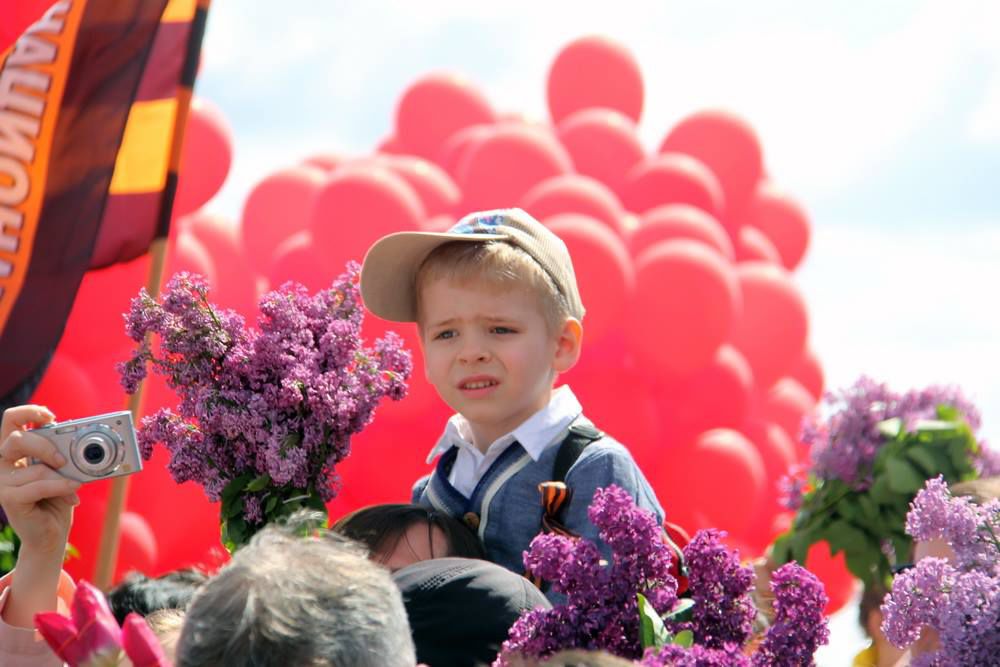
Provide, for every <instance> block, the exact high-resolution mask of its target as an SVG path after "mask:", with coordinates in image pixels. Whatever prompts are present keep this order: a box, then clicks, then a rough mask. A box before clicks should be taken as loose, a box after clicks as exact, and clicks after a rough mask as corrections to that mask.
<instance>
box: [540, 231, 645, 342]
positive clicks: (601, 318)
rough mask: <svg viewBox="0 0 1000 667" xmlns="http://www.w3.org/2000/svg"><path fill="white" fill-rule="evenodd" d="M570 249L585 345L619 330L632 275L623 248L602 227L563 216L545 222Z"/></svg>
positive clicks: (632, 284) (632, 283) (609, 232)
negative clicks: (581, 302)
mask: <svg viewBox="0 0 1000 667" xmlns="http://www.w3.org/2000/svg"><path fill="white" fill-rule="evenodd" d="M545 226H546V227H548V228H549V229H551V230H552V231H553V232H555V233H556V234H557V235H558V236H559V238H561V239H562V240H563V241H564V242H565V243H566V247H567V248H569V254H570V257H572V258H573V266H574V269H575V272H576V280H577V285H578V286H579V289H580V299H581V300H582V301H583V305H584V307H585V308H586V309H587V314H586V316H585V317H584V320H583V321H584V332H585V333H586V338H587V341H588V342H589V341H598V340H601V339H602V338H604V337H605V336H607V335H608V334H609V333H611V332H612V331H614V330H616V329H617V328H618V327H620V326H621V321H622V318H623V316H624V314H625V304H626V303H627V302H628V298H629V296H630V295H631V294H632V290H633V289H634V288H635V271H634V269H633V268H632V260H631V258H630V257H629V256H628V250H626V249H625V244H624V243H623V242H622V240H621V239H620V238H619V237H618V236H617V235H615V233H614V232H613V231H611V230H610V229H608V228H607V227H606V226H605V225H604V224H602V223H601V222H599V221H597V220H595V219H594V218H591V217H590V216H587V215H580V214H578V213H563V214H560V215H556V216H553V217H551V218H546V219H545Z"/></svg>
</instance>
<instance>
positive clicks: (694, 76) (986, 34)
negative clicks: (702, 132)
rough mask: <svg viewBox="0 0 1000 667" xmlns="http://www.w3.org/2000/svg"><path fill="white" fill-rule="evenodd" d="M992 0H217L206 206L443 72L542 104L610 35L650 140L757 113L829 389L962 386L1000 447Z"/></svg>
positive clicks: (207, 67)
mask: <svg viewBox="0 0 1000 667" xmlns="http://www.w3.org/2000/svg"><path fill="white" fill-rule="evenodd" d="M997 25H1000V4H997V3H991V2H989V1H988V0H984V1H982V2H961V1H959V2H951V1H949V2H935V1H931V2H899V1H895V2H893V1H884V2H879V3H860V2H856V3H844V2H810V3H800V2H792V1H787V2H786V1H772V2H755V3H742V2H721V1H719V0H715V1H708V2H706V1H701V2H683V3H681V2H649V3H635V2H627V1H619V2H615V3H589V4H588V3H580V2H574V3H568V2H525V1H520V0H518V1H510V2H503V3H474V2H457V1H456V2H446V1H444V0H438V1H431V2H422V3H409V2H404V1H403V0H398V1H396V2H392V1H389V0H381V1H371V2H359V1H358V2H346V1H344V0H335V1H325V2H321V1H304V0H299V1H297V2H286V3H263V2H239V3H237V2H233V1H229V2H226V1H225V0H218V1H217V2H216V3H215V4H214V6H213V9H212V14H211V17H210V21H209V29H208V33H207V36H206V42H205V49H204V65H203V70H202V75H201V78H200V80H199V83H198V88H197V90H198V93H199V94H200V95H201V96H203V97H205V98H207V99H209V100H211V101H212V102H214V103H215V104H217V105H218V106H219V107H221V109H222V110H223V112H224V113H225V115H226V117H227V118H228V120H229V122H230V123H231V125H232V128H233V132H234V136H235V158H234V166H233V169H232V171H231V173H230V177H229V180H228V182H227V184H226V186H225V188H224V189H223V191H222V192H221V193H220V194H219V195H218V196H217V197H216V199H215V200H214V201H213V202H211V203H210V204H209V208H210V209H212V210H215V211H217V212H220V213H223V214H226V215H228V216H230V217H232V218H237V217H238V216H239V212H240V208H241V205H242V202H243V200H244V199H245V197H246V194H247V192H249V190H250V189H251V188H252V186H253V184H254V183H255V182H256V181H258V180H259V179H260V178H262V177H263V176H265V175H266V174H267V173H269V172H270V171H272V170H274V169H277V168H279V167H282V166H285V165H289V164H294V163H296V162H299V161H300V160H302V159H303V158H305V157H307V156H308V155H311V154H314V153H317V152H322V151H335V152H341V153H348V154H366V153H370V152H371V151H372V150H373V148H374V146H375V145H376V144H377V143H378V141H379V140H381V139H382V138H384V137H385V136H387V135H388V134H389V133H390V132H391V127H392V116H393V110H394V105H395V102H396V100H397V98H398V96H399V94H400V93H401V92H402V91H403V90H404V88H405V87H406V86H407V85H408V84H409V83H411V82H412V81H413V80H415V79H416V78H417V77H419V76H421V75H423V74H425V73H427V72H430V71H436V70H446V71H450V72H455V73H458V74H461V75H463V76H465V77H466V78H468V79H469V80H471V81H473V82H475V83H476V84H478V85H479V86H480V88H481V89H482V90H483V91H484V93H485V94H486V95H487V97H488V98H489V99H490V100H491V101H492V103H493V104H494V106H495V107H496V108H498V109H500V110H505V111H520V112H523V113H526V114H527V115H528V116H530V117H534V118H540V119H541V118H545V116H546V110H545V95H544V82H545V76H546V71H547V68H548V65H549V63H550V62H551V60H552V58H553V57H554V56H555V54H556V53H557V52H558V51H559V49H560V48H561V47H562V46H563V45H565V44H566V43H567V42H568V41H570V40H571V39H573V38H575V37H578V36H580V35H584V34H593V33H597V34H604V35H607V36H609V37H612V38H614V39H617V40H618V41H620V42H621V43H623V44H625V45H627V46H628V47H629V48H630V49H631V50H632V51H633V52H634V53H635V55H636V57H637V59H638V61H639V63H640V66H641V67H642V70H643V74H644V78H645V82H646V107H645V110H644V113H643V118H642V120H641V122H640V132H641V135H642V137H643V139H644V141H645V143H646V144H647V146H648V147H650V148H653V147H655V146H656V145H658V143H659V140H660V139H661V138H662V137H663V136H664V134H665V132H666V131H667V129H668V128H669V127H670V126H671V125H672V124H673V123H675V122H676V121H677V120H678V119H680V118H681V117H683V116H684V115H686V114H688V113H691V112H693V111H696V110H698V109H701V108H705V107H724V108H728V109H731V110H733V111H736V112H737V113H740V114H741V115H743V116H744V117H746V118H747V119H748V120H749V121H750V122H751V123H752V124H753V125H754V126H755V127H756V128H757V130H758V132H759V134H760V136H761V138H762V141H763V144H764V149H765V158H766V161H767V165H768V169H769V170H770V172H771V174H772V175H773V177H774V179H775V180H776V181H777V182H778V183H779V184H780V185H781V186H783V187H785V188H786V189H788V190H789V191H790V192H792V193H793V194H794V195H795V196H797V197H798V198H799V199H800V200H801V201H802V202H803V204H804V205H805V206H806V208H807V209H808V211H809V213H810V215H811V218H812V223H813V232H814V236H813V242H812V245H811V247H810V250H809V253H808V255H807V257H806V260H805V263H804V265H803V267H802V268H801V269H800V270H799V272H798V275H797V278H798V281H799V284H800V286H801V287H802V289H803V291H804V293H805V295H806V298H807V300H808V303H809V307H810V313H811V325H812V331H811V339H812V342H813V346H814V347H815V348H816V349H817V350H818V353H819V355H820V357H821V359H822V360H823V361H824V364H825V367H826V372H827V378H828V384H829V385H830V386H842V385H844V384H847V383H849V382H850V381H852V380H853V379H854V378H855V377H856V376H857V375H859V374H860V373H862V372H867V373H869V374H871V375H873V376H875V377H878V378H882V379H885V380H887V381H889V382H890V384H892V385H894V386H897V387H899V388H908V387H911V386H917V385H922V384H927V383H931V382H950V383H952V382H953V383H958V384H960V385H961V386H963V387H964V388H965V389H966V390H967V392H968V393H970V394H971V395H972V397H973V398H974V399H975V400H977V401H978V403H979V405H980V406H981V407H982V409H983V411H984V413H985V432H986V435H987V436H988V437H990V438H991V439H992V440H993V441H995V442H998V443H1000V383H998V382H997V381H996V378H995V376H996V375H997V372H998V371H1000V349H998V343H997V341H998V340H1000V315H998V314H997V309H996V308H995V306H994V304H993V299H991V298H990V293H991V292H992V290H991V289H990V288H989V286H990V285H997V284H1000V266H998V265H997V262H996V260H997V258H998V257H1000V197H998V195H997V190H998V187H997V186H998V185H1000V183H998V181H1000V48H998V47H997V46H996V44H995V34H991V32H992V31H993V29H994V28H995V26H997Z"/></svg>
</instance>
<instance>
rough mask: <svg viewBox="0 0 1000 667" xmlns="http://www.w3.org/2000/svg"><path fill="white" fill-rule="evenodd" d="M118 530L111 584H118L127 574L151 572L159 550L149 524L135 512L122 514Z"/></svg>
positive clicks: (154, 566)
mask: <svg viewBox="0 0 1000 667" xmlns="http://www.w3.org/2000/svg"><path fill="white" fill-rule="evenodd" d="M118 530H119V533H118V563H117V564H116V565H115V572H114V575H113V577H112V582H111V583H112V584H115V583H118V582H119V581H121V580H122V579H124V578H125V575H126V574H128V573H129V572H142V573H143V574H148V573H150V572H153V571H154V569H155V568H156V562H157V560H158V559H159V548H158V547H157V544H156V536H155V535H154V534H153V529H152V528H150V526H149V523H148V522H147V521H146V520H145V519H144V518H142V516H140V515H138V514H136V513H135V512H122V514H121V516H120V517H119V519H118Z"/></svg>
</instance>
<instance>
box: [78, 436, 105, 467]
mask: <svg viewBox="0 0 1000 667" xmlns="http://www.w3.org/2000/svg"><path fill="white" fill-rule="evenodd" d="M104 453H105V452H104V447H102V446H101V445H99V444H98V443H96V442H90V443H87V444H86V445H85V446H84V448H83V460H84V461H86V462H87V463H89V464H90V465H98V464H99V463H100V462H101V461H103V460H104Z"/></svg>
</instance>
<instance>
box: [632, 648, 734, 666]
mask: <svg viewBox="0 0 1000 667" xmlns="http://www.w3.org/2000/svg"><path fill="white" fill-rule="evenodd" d="M639 665H641V666H642V667H750V658H748V657H747V656H745V655H743V654H742V653H741V652H740V647H739V645H737V644H726V645H725V646H723V647H722V648H717V649H715V648H705V647H704V646H698V645H697V644H696V645H694V646H691V647H690V648H683V647H681V646H676V645H668V646H664V647H663V648H660V649H648V650H647V651H646V655H645V656H643V658H642V660H641V661H640V662H639Z"/></svg>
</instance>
